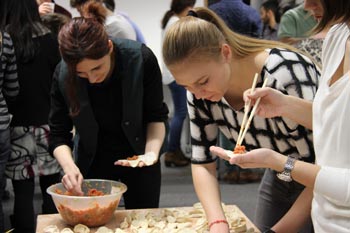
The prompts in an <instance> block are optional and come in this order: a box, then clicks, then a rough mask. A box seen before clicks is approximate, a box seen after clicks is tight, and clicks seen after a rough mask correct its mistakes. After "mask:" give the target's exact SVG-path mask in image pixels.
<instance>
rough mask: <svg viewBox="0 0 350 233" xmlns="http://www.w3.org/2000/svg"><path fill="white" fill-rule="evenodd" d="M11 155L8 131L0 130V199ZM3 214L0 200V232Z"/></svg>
mask: <svg viewBox="0 0 350 233" xmlns="http://www.w3.org/2000/svg"><path fill="white" fill-rule="evenodd" d="M10 153H11V143H10V129H6V130H0V198H2V195H3V194H4V189H5V183H4V182H6V179H5V178H4V174H5V167H6V163H7V160H8V158H9V156H10ZM4 227H5V226H4V212H3V210H2V201H1V199H0V232H5V229H4Z"/></svg>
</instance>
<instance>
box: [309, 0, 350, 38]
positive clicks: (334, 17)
mask: <svg viewBox="0 0 350 233" xmlns="http://www.w3.org/2000/svg"><path fill="white" fill-rule="evenodd" d="M320 2H321V4H322V7H323V16H322V19H321V21H320V23H319V24H318V25H317V27H316V31H318V32H320V31H322V30H323V29H325V28H326V27H328V26H331V25H329V24H330V23H335V22H337V23H346V24H348V25H349V23H350V1H349V0H320Z"/></svg>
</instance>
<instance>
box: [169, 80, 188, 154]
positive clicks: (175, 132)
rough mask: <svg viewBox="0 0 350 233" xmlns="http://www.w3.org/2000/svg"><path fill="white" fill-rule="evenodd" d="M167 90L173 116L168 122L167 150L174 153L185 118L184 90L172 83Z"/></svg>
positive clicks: (178, 143) (185, 101) (178, 146)
mask: <svg viewBox="0 0 350 233" xmlns="http://www.w3.org/2000/svg"><path fill="white" fill-rule="evenodd" d="M169 89H170V92H171V96H172V98H173V103H174V116H173V118H172V119H171V122H170V131H169V142H168V150H167V151H170V152H175V151H176V150H177V149H179V148H180V139H181V132H182V125H183V123H184V120H185V118H186V116H187V98H186V89H185V88H183V87H182V86H179V85H177V83H176V82H175V81H174V82H172V83H170V84H169Z"/></svg>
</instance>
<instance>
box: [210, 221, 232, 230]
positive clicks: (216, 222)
mask: <svg viewBox="0 0 350 233" xmlns="http://www.w3.org/2000/svg"><path fill="white" fill-rule="evenodd" d="M218 223H225V224H227V225H228V222H227V221H226V220H225V219H219V220H215V221H213V222H211V223H210V224H209V229H210V228H211V227H212V226H213V225H215V224H218Z"/></svg>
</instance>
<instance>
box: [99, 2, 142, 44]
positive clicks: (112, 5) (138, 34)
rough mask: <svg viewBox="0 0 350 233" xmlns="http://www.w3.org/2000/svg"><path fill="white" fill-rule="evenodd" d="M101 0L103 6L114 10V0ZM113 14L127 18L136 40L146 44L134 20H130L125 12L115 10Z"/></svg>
mask: <svg viewBox="0 0 350 233" xmlns="http://www.w3.org/2000/svg"><path fill="white" fill-rule="evenodd" d="M102 1H103V4H104V5H105V7H107V8H108V9H109V10H110V11H112V12H114V11H115V2H114V0H102ZM115 14H120V15H122V16H123V17H124V18H125V19H126V20H128V22H129V23H130V24H131V26H132V27H133V28H134V30H135V33H136V41H138V42H141V43H144V44H146V39H145V37H144V36H143V34H142V31H141V29H140V28H139V26H138V25H137V24H136V23H135V22H134V21H132V20H131V18H130V17H129V16H128V14H126V13H124V12H121V11H117V12H115Z"/></svg>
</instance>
